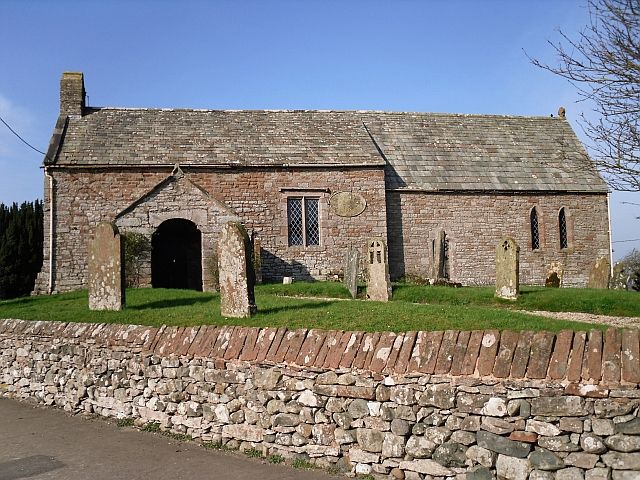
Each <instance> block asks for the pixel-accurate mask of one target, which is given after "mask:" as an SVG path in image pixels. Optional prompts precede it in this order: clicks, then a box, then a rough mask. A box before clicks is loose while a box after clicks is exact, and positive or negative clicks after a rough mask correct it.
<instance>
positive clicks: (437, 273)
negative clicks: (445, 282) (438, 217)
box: [431, 228, 446, 281]
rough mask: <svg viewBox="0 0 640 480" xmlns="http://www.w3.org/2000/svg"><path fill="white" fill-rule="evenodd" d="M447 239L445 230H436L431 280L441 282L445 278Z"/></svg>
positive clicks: (432, 252) (433, 241)
mask: <svg viewBox="0 0 640 480" xmlns="http://www.w3.org/2000/svg"><path fill="white" fill-rule="evenodd" d="M445 238H446V233H445V231H444V230H443V229H441V228H439V229H438V230H436V235H435V239H434V240H432V251H431V255H432V261H431V278H432V279H433V280H434V281H435V280H439V279H441V278H444V277H445V275H444V256H445V243H444V242H445Z"/></svg>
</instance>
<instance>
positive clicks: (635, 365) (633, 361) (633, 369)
mask: <svg viewBox="0 0 640 480" xmlns="http://www.w3.org/2000/svg"><path fill="white" fill-rule="evenodd" d="M639 340H640V330H637V329H633V330H632V329H628V330H623V332H622V358H621V360H622V380H624V381H625V382H631V383H640V341H639Z"/></svg>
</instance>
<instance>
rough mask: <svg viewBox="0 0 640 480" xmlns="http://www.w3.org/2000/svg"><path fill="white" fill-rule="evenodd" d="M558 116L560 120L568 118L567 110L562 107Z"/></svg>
mask: <svg viewBox="0 0 640 480" xmlns="http://www.w3.org/2000/svg"><path fill="white" fill-rule="evenodd" d="M558 116H559V117H560V118H566V117H567V111H566V110H565V108H564V107H560V108H559V109H558Z"/></svg>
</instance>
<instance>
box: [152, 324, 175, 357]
mask: <svg viewBox="0 0 640 480" xmlns="http://www.w3.org/2000/svg"><path fill="white" fill-rule="evenodd" d="M178 328H179V327H167V328H165V329H164V332H162V336H161V338H160V339H159V340H158V343H157V344H156V346H155V348H154V353H156V354H157V355H167V354H168V353H169V345H171V341H172V340H173V339H174V337H175V336H176V334H177V333H178Z"/></svg>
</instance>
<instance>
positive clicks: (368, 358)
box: [356, 332, 382, 370]
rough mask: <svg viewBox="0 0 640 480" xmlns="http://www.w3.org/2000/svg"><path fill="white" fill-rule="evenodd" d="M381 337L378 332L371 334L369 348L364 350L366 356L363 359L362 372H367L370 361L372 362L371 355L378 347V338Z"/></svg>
mask: <svg viewBox="0 0 640 480" xmlns="http://www.w3.org/2000/svg"><path fill="white" fill-rule="evenodd" d="M381 336H382V333H380V332H375V333H374V334H373V338H372V341H371V348H369V349H367V350H366V352H367V355H366V357H365V358H364V364H363V365H362V367H361V368H362V369H363V370H369V366H370V365H371V361H372V360H373V354H374V353H375V351H376V348H377V346H378V342H379V341H380V337H381ZM356 357H357V356H356Z"/></svg>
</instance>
